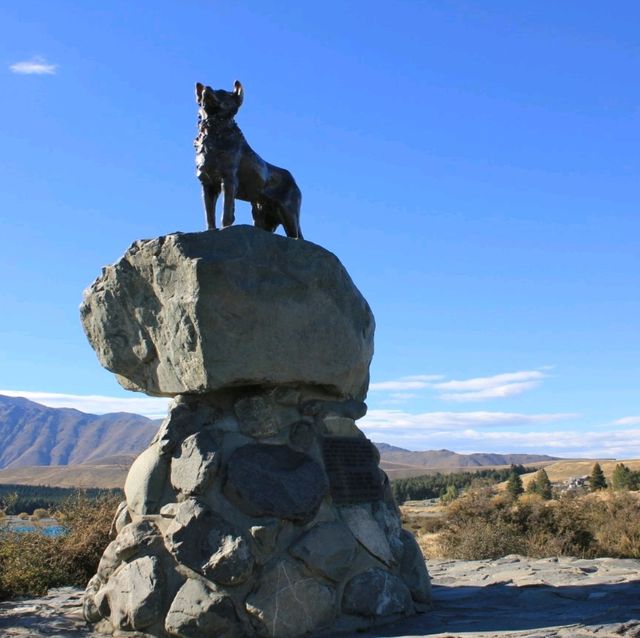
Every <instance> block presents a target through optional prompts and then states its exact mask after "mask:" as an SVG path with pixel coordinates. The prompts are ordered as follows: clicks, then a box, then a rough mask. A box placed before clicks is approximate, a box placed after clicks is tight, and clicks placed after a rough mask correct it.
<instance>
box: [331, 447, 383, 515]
mask: <svg viewBox="0 0 640 638" xmlns="http://www.w3.org/2000/svg"><path fill="white" fill-rule="evenodd" d="M322 454H323V457H324V466H325V469H326V471H327V475H328V477H329V485H330V490H331V497H332V498H333V501H334V503H337V504H346V503H362V502H366V501H377V500H380V499H382V495H383V494H382V479H381V476H380V472H379V471H378V461H377V455H376V453H375V450H374V449H373V444H372V443H371V442H370V441H369V440H367V439H362V438H359V437H338V436H335V437H324V439H323V441H322Z"/></svg>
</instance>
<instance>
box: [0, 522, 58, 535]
mask: <svg viewBox="0 0 640 638" xmlns="http://www.w3.org/2000/svg"><path fill="white" fill-rule="evenodd" d="M8 529H9V530H10V531H12V532H32V533H33V532H36V533H38V534H44V535H45V536H62V534H64V527H62V525H12V526H11V527H9V528H8Z"/></svg>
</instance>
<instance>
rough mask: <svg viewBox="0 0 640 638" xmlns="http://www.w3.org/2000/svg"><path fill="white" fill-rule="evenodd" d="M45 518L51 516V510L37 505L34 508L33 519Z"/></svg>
mask: <svg viewBox="0 0 640 638" xmlns="http://www.w3.org/2000/svg"><path fill="white" fill-rule="evenodd" d="M43 518H49V512H48V511H47V510H46V509H44V508H42V507H37V508H36V509H34V510H33V514H31V520H34V521H40V520H42V519H43Z"/></svg>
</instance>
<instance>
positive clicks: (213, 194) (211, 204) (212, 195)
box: [202, 183, 220, 230]
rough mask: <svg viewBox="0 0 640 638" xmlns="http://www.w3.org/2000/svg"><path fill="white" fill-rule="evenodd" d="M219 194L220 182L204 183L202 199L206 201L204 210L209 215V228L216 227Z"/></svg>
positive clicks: (213, 228)
mask: <svg viewBox="0 0 640 638" xmlns="http://www.w3.org/2000/svg"><path fill="white" fill-rule="evenodd" d="M219 195H220V184H219V183H218V184H203V185H202V201H203V202H204V212H205V215H206V217H207V230H215V229H216V202H217V201H218V196H219Z"/></svg>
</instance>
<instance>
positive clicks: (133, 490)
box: [124, 443, 169, 514]
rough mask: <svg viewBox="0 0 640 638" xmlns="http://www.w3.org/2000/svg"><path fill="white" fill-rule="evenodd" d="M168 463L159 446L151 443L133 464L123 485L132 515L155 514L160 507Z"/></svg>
mask: <svg viewBox="0 0 640 638" xmlns="http://www.w3.org/2000/svg"><path fill="white" fill-rule="evenodd" d="M168 471H169V461H168V460H167V459H166V458H165V457H164V456H162V455H161V453H160V444H159V443H152V444H151V445H150V446H149V447H148V448H147V449H146V450H145V451H144V452H142V454H140V455H139V456H138V458H137V459H136V460H135V461H134V462H133V464H132V465H131V467H130V468H129V473H128V474H127V480H126V481H125V483H124V494H125V496H126V498H127V505H128V506H129V511H130V512H131V513H133V514H155V513H156V512H157V511H158V509H159V508H160V506H161V505H162V496H163V494H164V489H165V478H166V476H167V472H168Z"/></svg>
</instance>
